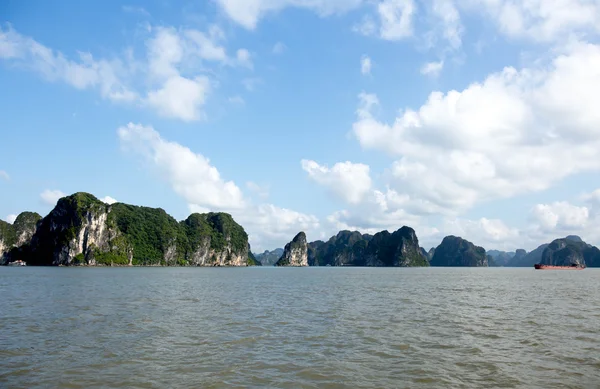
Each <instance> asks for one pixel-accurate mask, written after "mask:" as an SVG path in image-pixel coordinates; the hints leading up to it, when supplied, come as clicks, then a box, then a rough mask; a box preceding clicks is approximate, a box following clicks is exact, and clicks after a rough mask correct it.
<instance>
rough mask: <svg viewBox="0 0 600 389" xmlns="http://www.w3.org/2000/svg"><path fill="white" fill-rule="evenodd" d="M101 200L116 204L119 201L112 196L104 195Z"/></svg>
mask: <svg viewBox="0 0 600 389" xmlns="http://www.w3.org/2000/svg"><path fill="white" fill-rule="evenodd" d="M100 201H102V202H105V203H106V204H109V205H110V204H114V203H118V201H117V200H116V199H114V198H112V197H110V196H104V197H102V198H101V199H100Z"/></svg>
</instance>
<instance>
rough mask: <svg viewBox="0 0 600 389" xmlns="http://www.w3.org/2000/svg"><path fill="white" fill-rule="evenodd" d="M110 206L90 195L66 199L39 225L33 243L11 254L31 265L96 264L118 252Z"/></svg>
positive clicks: (81, 194)
mask: <svg viewBox="0 0 600 389" xmlns="http://www.w3.org/2000/svg"><path fill="white" fill-rule="evenodd" d="M109 211H110V209H109V206H108V205H107V204H104V203H103V202H101V201H99V200H98V199H96V198H95V197H94V196H92V195H90V194H87V193H76V194H74V195H72V196H68V197H63V198H62V199H60V200H59V201H58V203H57V204H56V206H55V207H54V209H53V210H52V211H51V212H50V214H48V216H46V217H45V218H43V219H42V220H41V221H39V222H38V223H37V229H36V231H35V233H34V234H33V236H32V238H31V241H30V243H28V244H26V245H24V246H22V247H21V248H20V249H18V250H16V251H14V252H11V256H14V257H21V258H20V259H22V260H24V261H26V262H27V264H29V265H84V264H87V265H96V264H97V262H98V261H101V262H102V261H103V259H105V258H104V254H105V253H111V252H113V251H116V250H118V249H119V247H118V243H119V242H118V241H116V240H115V238H117V237H118V236H119V233H118V231H117V230H116V228H114V227H113V228H111V226H110V225H109V224H108V223H107V220H108V213H109Z"/></svg>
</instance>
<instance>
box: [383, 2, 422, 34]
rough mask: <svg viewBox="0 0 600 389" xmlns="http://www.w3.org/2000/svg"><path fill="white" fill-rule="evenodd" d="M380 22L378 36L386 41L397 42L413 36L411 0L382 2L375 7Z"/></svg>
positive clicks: (413, 9)
mask: <svg viewBox="0 0 600 389" xmlns="http://www.w3.org/2000/svg"><path fill="white" fill-rule="evenodd" d="M377 12H378V15H379V19H380V21H381V26H380V28H379V35H380V37H381V38H382V39H386V40H399V39H403V38H406V37H409V36H411V35H412V34H413V20H412V19H413V16H414V14H415V13H416V5H415V3H414V2H413V0H383V1H381V2H380V3H379V4H378V6H377Z"/></svg>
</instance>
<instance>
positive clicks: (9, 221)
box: [6, 214, 17, 224]
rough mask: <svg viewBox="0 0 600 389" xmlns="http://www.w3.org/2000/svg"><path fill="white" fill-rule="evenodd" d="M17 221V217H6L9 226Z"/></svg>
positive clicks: (12, 215) (11, 215)
mask: <svg viewBox="0 0 600 389" xmlns="http://www.w3.org/2000/svg"><path fill="white" fill-rule="evenodd" d="M15 220H17V215H14V214H10V215H7V216H6V221H7V222H8V223H10V224H13V223H14V222H15Z"/></svg>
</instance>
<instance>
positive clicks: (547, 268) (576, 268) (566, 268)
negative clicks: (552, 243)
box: [533, 263, 585, 270]
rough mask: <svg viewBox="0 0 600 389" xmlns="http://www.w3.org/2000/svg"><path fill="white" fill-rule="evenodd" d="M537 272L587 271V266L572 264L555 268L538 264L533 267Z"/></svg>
mask: <svg viewBox="0 0 600 389" xmlns="http://www.w3.org/2000/svg"><path fill="white" fill-rule="evenodd" d="M533 267H535V268H536V269H537V270H583V269H585V265H578V264H576V263H573V264H571V265H570V266H554V265H542V264H541V263H536V264H535V265H533Z"/></svg>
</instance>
